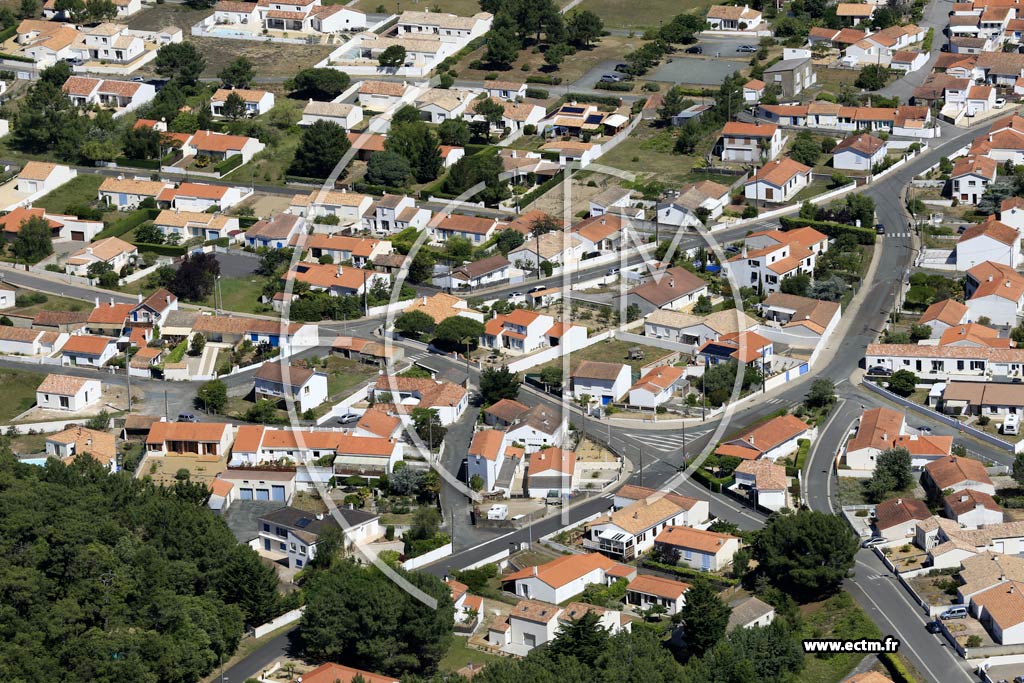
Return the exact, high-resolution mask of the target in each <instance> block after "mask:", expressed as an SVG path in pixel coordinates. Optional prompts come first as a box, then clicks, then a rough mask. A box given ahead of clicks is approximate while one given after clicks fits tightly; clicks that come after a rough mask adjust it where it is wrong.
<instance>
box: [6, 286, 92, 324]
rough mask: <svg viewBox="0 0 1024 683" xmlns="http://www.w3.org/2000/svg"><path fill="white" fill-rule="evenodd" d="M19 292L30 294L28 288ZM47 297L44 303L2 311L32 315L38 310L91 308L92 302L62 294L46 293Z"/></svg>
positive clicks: (82, 309)
mask: <svg viewBox="0 0 1024 683" xmlns="http://www.w3.org/2000/svg"><path fill="white" fill-rule="evenodd" d="M18 293H19V294H31V293H32V292H29V291H28V290H19V291H18ZM46 297H47V299H46V302H45V303H41V304H32V305H31V306H23V307H21V308H12V309H10V310H8V311H4V313H5V314H7V315H22V316H26V317H28V316H34V315H35V314H36V313H38V312H39V311H44V310H45V311H89V310H92V306H93V305H92V303H86V302H84V301H79V300H78V299H69V298H68V297H63V296H54V295H52V294H47V295H46Z"/></svg>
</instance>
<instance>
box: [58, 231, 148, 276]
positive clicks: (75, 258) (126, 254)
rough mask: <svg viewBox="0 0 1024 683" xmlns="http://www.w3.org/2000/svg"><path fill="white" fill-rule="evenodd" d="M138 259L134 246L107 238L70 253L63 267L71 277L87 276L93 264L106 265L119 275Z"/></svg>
mask: <svg viewBox="0 0 1024 683" xmlns="http://www.w3.org/2000/svg"><path fill="white" fill-rule="evenodd" d="M138 257H139V250H138V247H136V246H135V245H134V244H129V243H128V242H125V241H124V240H122V239H121V238H119V237H107V238H105V239H101V240H98V241H96V242H93V243H92V244H90V245H89V246H87V247H84V248H82V249H79V250H78V251H75V252H72V253H71V255H70V256H68V257H67V259H66V260H65V261H64V267H65V268H66V269H67V271H68V272H69V273H71V274H72V275H78V276H79V277H86V276H87V275H88V274H89V266H91V265H92V264H94V263H106V264H108V265H109V266H110V267H111V268H112V269H113V271H114V272H115V273H120V272H121V271H122V270H123V269H124V267H125V266H127V265H129V264H132V263H134V262H135V260H136V259H137V258H138Z"/></svg>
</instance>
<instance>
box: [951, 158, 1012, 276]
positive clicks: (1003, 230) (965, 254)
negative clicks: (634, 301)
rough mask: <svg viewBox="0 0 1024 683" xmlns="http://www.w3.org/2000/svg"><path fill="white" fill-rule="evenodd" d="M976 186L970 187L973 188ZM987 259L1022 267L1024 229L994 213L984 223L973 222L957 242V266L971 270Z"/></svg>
mask: <svg viewBox="0 0 1024 683" xmlns="http://www.w3.org/2000/svg"><path fill="white" fill-rule="evenodd" d="M986 161H987V160H986ZM992 163H993V164H995V162H992ZM965 182H969V181H965ZM974 190H975V188H970V189H969V191H971V192H973V191H974ZM982 192H983V191H982ZM985 261H991V262H993V263H1001V264H1003V265H1005V266H1009V267H1010V268H1013V269H1017V268H1018V267H1020V265H1021V263H1022V261H1024V259H1022V258H1021V252H1020V230H1018V229H1017V228H1014V227H1011V226H1009V225H1007V224H1006V223H1003V222H1002V221H999V220H996V217H995V216H993V215H989V216H988V217H987V218H986V220H985V221H984V222H982V223H978V224H976V225H971V226H969V227H968V228H967V229H966V230H965V231H964V232H963V234H962V235H960V238H959V239H958V240H957V242H956V263H957V268H958V269H960V270H969V269H970V268H972V267H974V265H976V264H978V263H984V262H985Z"/></svg>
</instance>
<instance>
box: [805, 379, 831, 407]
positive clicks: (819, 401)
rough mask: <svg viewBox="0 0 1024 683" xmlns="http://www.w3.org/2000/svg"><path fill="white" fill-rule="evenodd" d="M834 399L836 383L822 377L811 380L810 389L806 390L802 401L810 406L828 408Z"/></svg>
mask: <svg viewBox="0 0 1024 683" xmlns="http://www.w3.org/2000/svg"><path fill="white" fill-rule="evenodd" d="M835 400H836V383H835V382H833V381H832V380H831V379H829V378H828V377H822V378H819V379H816V380H814V381H813V382H811V389H810V391H808V392H807V397H806V398H805V399H804V403H806V404H807V405H808V407H810V408H828V407H830V406H831V405H832V404H833V403H835Z"/></svg>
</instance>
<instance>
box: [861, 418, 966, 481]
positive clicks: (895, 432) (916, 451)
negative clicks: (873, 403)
mask: <svg viewBox="0 0 1024 683" xmlns="http://www.w3.org/2000/svg"><path fill="white" fill-rule="evenodd" d="M893 448H904V449H906V450H907V451H908V452H909V453H910V461H911V465H912V466H913V467H915V468H917V469H920V468H922V467H924V466H925V465H927V464H928V463H930V462H934V461H936V460H941V459H943V458H947V457H949V454H950V453H951V452H952V449H953V437H951V436H942V435H939V434H921V433H918V431H917V430H912V429H910V428H909V427H908V426H907V422H906V418H905V417H904V415H903V413H900V412H897V411H895V410H890V409H888V408H871V409H869V410H865V411H864V412H863V413H862V414H861V417H860V421H859V422H858V423H857V433H856V434H855V435H854V436H853V437H851V438H850V439H849V440H848V441H847V442H846V466H847V467H849V468H850V469H851V470H855V471H859V472H874V471H875V465H876V464H877V460H878V456H879V455H881V454H882V453H883V452H884V451H887V450H890V449H893Z"/></svg>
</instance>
